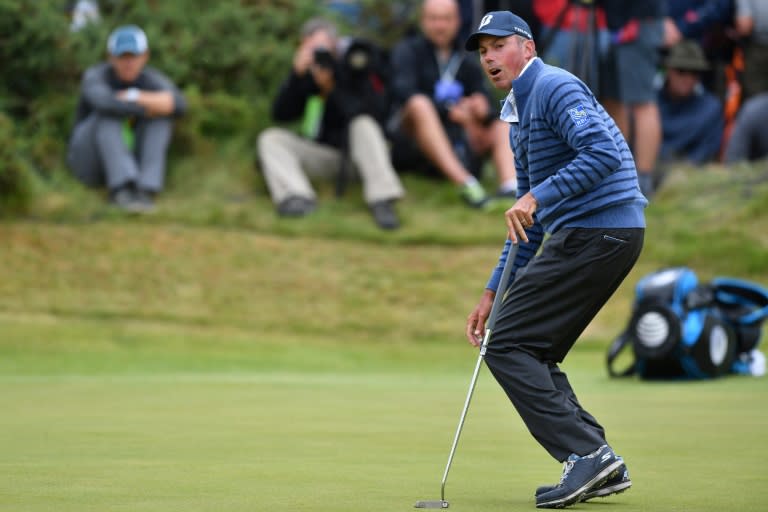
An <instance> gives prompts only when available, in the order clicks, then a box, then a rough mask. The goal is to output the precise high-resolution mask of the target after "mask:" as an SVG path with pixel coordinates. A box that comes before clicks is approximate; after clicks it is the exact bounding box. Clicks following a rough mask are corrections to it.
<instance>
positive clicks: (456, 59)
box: [435, 52, 464, 82]
mask: <svg viewBox="0 0 768 512" xmlns="http://www.w3.org/2000/svg"><path fill="white" fill-rule="evenodd" d="M435 59H436V60H437V67H438V68H439V70H440V80H441V81H443V82H453V80H454V78H455V77H456V72H458V71H459V67H460V66H461V61H462V60H464V59H463V57H462V56H461V55H460V54H459V53H458V52H453V53H452V54H451V57H450V58H449V59H448V61H447V62H446V63H445V64H441V62H440V56H439V55H437V53H435Z"/></svg>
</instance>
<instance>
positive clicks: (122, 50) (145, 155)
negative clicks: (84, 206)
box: [68, 25, 186, 212]
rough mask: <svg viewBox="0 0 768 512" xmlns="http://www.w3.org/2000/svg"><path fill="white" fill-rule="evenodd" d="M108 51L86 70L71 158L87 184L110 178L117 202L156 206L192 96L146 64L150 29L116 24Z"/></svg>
mask: <svg viewBox="0 0 768 512" xmlns="http://www.w3.org/2000/svg"><path fill="white" fill-rule="evenodd" d="M107 50H108V52H109V60H108V61H107V62H102V63H99V64H96V65H94V66H92V67H90V68H88V69H87V70H86V71H85V73H84V75H83V79H82V84H81V89H80V98H79V102H78V106H77V113H76V117H75V128H74V131H73V133H72V137H71V139H70V142H69V154H68V163H69V166H70V167H71V169H72V170H73V172H74V174H75V176H77V178H78V179H80V180H81V181H82V182H84V183H85V184H87V185H90V186H99V185H103V184H106V186H107V187H108V189H109V191H110V197H111V201H112V203H113V204H114V205H115V206H117V207H118V208H121V209H123V210H127V211H132V212H144V211H149V210H151V209H152V208H153V207H154V202H153V197H154V196H155V195H156V194H157V193H158V192H160V191H161V190H162V189H163V184H164V182H165V160H166V153H167V149H168V145H169V143H170V140H171V135H172V128H173V126H172V124H173V118H174V117H175V116H179V115H181V114H183V113H184V111H185V110H186V102H185V100H184V98H183V96H182V95H181V93H180V92H179V90H178V89H177V88H176V86H175V85H174V84H173V83H172V82H171V80H170V79H169V78H168V77H166V76H165V75H164V74H163V73H161V72H160V71H158V70H156V69H154V68H151V67H149V66H147V65H146V64H147V61H148V60H149V47H148V44H147V36H146V35H145V34H144V31H143V30H141V29H140V28H139V27H137V26H135V25H125V26H122V27H119V28H117V29H115V30H114V31H113V32H112V34H111V35H110V36H109V40H108V42H107Z"/></svg>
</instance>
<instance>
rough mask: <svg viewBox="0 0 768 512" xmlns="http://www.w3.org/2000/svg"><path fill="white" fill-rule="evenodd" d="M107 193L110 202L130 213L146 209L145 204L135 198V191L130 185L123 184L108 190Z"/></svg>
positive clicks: (141, 211)
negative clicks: (108, 192) (110, 190)
mask: <svg viewBox="0 0 768 512" xmlns="http://www.w3.org/2000/svg"><path fill="white" fill-rule="evenodd" d="M109 195H110V202H111V203H112V204H113V205H114V206H116V207H117V208H120V209H121V210H124V211H126V212H130V213H143V212H145V211H146V208H145V206H144V205H142V204H141V203H140V202H139V201H138V200H137V199H136V191H135V190H134V188H133V186H132V185H123V186H122V187H119V188H117V189H115V190H113V191H112V192H110V194H109Z"/></svg>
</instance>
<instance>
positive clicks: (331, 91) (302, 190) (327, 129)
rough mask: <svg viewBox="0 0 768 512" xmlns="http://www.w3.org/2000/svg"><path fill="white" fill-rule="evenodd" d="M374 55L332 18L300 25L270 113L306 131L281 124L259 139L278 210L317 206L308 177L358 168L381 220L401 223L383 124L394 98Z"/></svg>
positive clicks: (304, 211) (387, 224)
mask: <svg viewBox="0 0 768 512" xmlns="http://www.w3.org/2000/svg"><path fill="white" fill-rule="evenodd" d="M375 57H376V53H375V51H374V47H373V46H371V45H369V44H366V43H365V42H363V41H361V40H358V41H355V40H351V39H347V40H342V39H340V38H339V37H338V35H337V28H336V26H335V25H334V24H333V23H331V22H330V21H328V20H326V19H322V18H313V19H311V20H309V21H307V22H306V23H305V24H304V26H303V27H302V31H301V42H300V44H299V46H298V48H297V49H296V51H295V53H294V58H293V64H292V67H291V70H290V72H289V73H288V77H287V78H286V79H285V80H284V82H283V83H282V85H281V86H280V90H279V91H278V93H277V96H276V98H275V100H274V102H273V104H272V117H273V118H274V119H275V120H276V121H279V122H283V123H288V122H294V121H299V120H302V121H303V124H304V128H303V133H296V131H295V130H293V129H290V128H287V127H278V126H275V127H270V128H267V129H266V130H264V131H263V132H261V134H259V137H258V141H257V152H258V157H259V161H260V163H261V171H262V172H263V174H264V179H265V181H266V184H267V188H268V189H269V193H270V195H271V196H272V201H273V202H274V204H275V206H276V209H277V213H278V214H279V215H281V216H287V217H302V216H305V215H308V214H309V213H311V212H312V211H314V210H315V208H316V206H317V194H316V193H315V190H314V188H313V186H312V184H311V181H310V177H312V178H336V179H337V180H339V179H341V180H343V181H346V179H347V177H346V173H347V170H355V171H356V172H357V174H358V175H359V176H360V179H361V181H362V186H363V195H364V198H365V201H366V203H367V204H368V207H369V208H370V210H371V213H372V215H373V217H374V220H375V221H376V223H377V225H378V226H379V227H380V228H382V229H396V228H398V227H399V225H400V221H399V219H398V217H397V213H396V211H395V208H394V204H395V202H396V201H397V200H398V199H399V198H401V197H402V196H403V195H404V190H403V187H402V185H401V183H400V180H399V178H398V176H397V173H396V172H395V169H394V167H393V165H392V161H391V159H390V154H389V147H388V144H387V140H386V138H385V136H384V131H383V128H382V122H383V120H384V117H385V116H386V114H387V105H388V102H387V97H386V89H385V87H384V83H383V81H382V80H381V79H380V76H379V74H377V73H375V72H374V71H375V67H374V66H373V64H374V62H375ZM348 167H349V168H350V169H348ZM340 173H342V174H341V175H340ZM337 183H340V184H342V185H343V182H339V181H337Z"/></svg>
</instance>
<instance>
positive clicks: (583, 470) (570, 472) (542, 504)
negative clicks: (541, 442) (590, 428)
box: [536, 445, 623, 508]
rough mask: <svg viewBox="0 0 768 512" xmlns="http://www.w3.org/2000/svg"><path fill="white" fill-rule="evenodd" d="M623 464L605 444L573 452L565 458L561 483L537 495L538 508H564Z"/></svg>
mask: <svg viewBox="0 0 768 512" xmlns="http://www.w3.org/2000/svg"><path fill="white" fill-rule="evenodd" d="M622 464H623V461H622V460H621V459H619V458H618V457H617V456H616V454H615V453H613V450H611V448H610V447H609V446H608V445H603V446H601V447H600V448H598V449H597V450H595V451H594V452H592V453H590V454H589V455H585V456H584V457H579V456H578V455H576V454H572V455H571V456H570V457H568V460H566V461H565V467H564V469H563V476H562V477H560V483H559V484H558V485H557V486H556V487H555V488H554V489H552V490H551V491H547V492H545V493H542V494H539V495H538V496H536V507H538V508H563V507H567V506H569V505H573V504H574V503H576V502H578V501H580V500H581V499H582V497H583V496H584V495H585V494H586V493H587V492H589V490H590V489H593V488H598V487H600V486H602V485H603V484H604V483H605V481H606V480H608V479H609V478H614V477H615V475H617V474H618V470H619V468H620V467H621V465H622Z"/></svg>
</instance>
